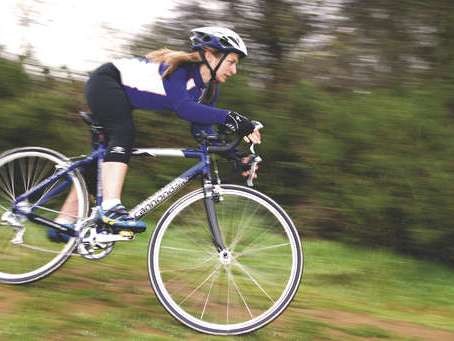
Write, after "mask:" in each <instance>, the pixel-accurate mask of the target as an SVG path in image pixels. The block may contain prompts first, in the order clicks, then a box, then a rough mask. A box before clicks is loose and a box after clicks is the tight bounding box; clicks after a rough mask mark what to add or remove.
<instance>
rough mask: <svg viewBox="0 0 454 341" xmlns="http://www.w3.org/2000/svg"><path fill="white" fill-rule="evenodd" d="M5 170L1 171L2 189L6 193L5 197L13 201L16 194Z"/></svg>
mask: <svg viewBox="0 0 454 341" xmlns="http://www.w3.org/2000/svg"><path fill="white" fill-rule="evenodd" d="M4 173H6V170H5V172H2V171H0V180H1V181H0V182H1V187H0V189H1V191H2V192H3V193H4V194H6V197H5V196H3V197H4V198H5V199H7V200H9V201H12V200H14V194H13V191H12V188H11V180H10V179H8V174H4Z"/></svg>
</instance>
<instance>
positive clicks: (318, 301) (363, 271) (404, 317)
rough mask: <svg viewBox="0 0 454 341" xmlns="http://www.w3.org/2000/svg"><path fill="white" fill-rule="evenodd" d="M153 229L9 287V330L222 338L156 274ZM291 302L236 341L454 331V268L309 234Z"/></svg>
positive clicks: (5, 303)
mask: <svg viewBox="0 0 454 341" xmlns="http://www.w3.org/2000/svg"><path fill="white" fill-rule="evenodd" d="M148 233H149V232H147V233H145V234H144V235H141V236H139V237H138V238H137V240H136V241H135V242H132V243H124V244H117V245H116V247H115V249H114V252H113V253H112V254H111V255H110V256H109V257H107V258H106V259H104V260H102V261H98V262H90V261H86V260H83V259H81V258H79V257H72V259H70V261H69V262H68V263H67V264H66V265H65V266H64V267H63V268H62V269H60V270H59V271H57V272H56V273H54V274H53V275H51V276H50V277H48V278H46V279H44V280H42V281H39V282H37V283H34V284H29V285H24V286H17V287H12V286H4V285H2V286H1V287H0V325H1V326H2V327H1V328H0V339H5V340H6V339H7V340H31V339H33V340H35V339H48V340H63V339H64V340H76V339H81V338H86V337H89V338H96V339H106V340H120V339H132V340H181V339H191V340H213V339H215V337H212V336H205V335H203V334H199V333H197V332H194V331H192V330H190V329H188V328H186V327H184V326H183V325H181V324H180V323H178V322H176V321H175V320H174V319H173V318H172V317H171V316H170V315H168V314H167V313H166V311H165V310H164V309H163V308H162V307H161V306H160V305H159V303H158V302H157V299H156V298H155V296H154V294H153V292H152V289H151V287H150V286H149V283H148V279H147V268H146V252H147V239H148ZM304 246H305V257H306V258H305V273H304V276H303V282H302V286H301V288H300V290H299V292H298V294H297V297H296V298H295V300H294V301H293V302H292V304H291V305H290V307H289V308H288V309H287V310H286V311H285V312H284V313H283V315H281V317H279V318H278V319H277V320H276V321H275V322H273V323H271V324H270V325H268V326H267V327H265V328H263V329H261V330H259V331H257V332H255V333H252V334H250V335H246V336H242V337H226V338H225V339H226V340H230V339H231V340H234V339H240V340H243V339H244V340H270V339H276V338H280V339H283V340H322V339H323V340H324V339H331V340H338V339H351V340H356V339H358V340H361V339H370V338H376V339H392V340H408V339H415V340H417V339H418V338H419V337H420V338H421V339H434V340H435V339H437V338H438V339H443V337H446V336H450V337H454V322H453V319H452V316H453V315H454V287H453V286H452V283H453V281H454V271H452V270H450V269H449V268H446V267H443V266H440V265H436V264H434V263H431V262H425V261H417V260H413V259H411V258H406V257H402V256H396V255H393V254H392V253H389V252H387V251H381V250H369V249H366V248H365V249H353V248H352V247H350V246H347V245H344V244H340V243H337V242H328V241H320V240H307V241H305V244H304Z"/></svg>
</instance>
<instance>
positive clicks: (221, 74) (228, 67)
mask: <svg viewBox="0 0 454 341" xmlns="http://www.w3.org/2000/svg"><path fill="white" fill-rule="evenodd" d="M206 58H207V61H208V63H210V66H211V67H212V68H213V69H214V68H215V67H216V66H217V65H218V63H219V61H220V59H221V58H222V55H220V56H216V55H215V54H213V53H212V52H210V51H207V53H206ZM238 62H239V57H238V54H236V53H235V52H231V53H229V54H228V55H227V57H226V58H225V59H224V61H223V62H222V64H221V66H220V67H219V69H218V70H217V72H216V81H218V82H219V83H224V82H225V81H226V80H227V79H229V78H230V77H231V76H233V75H235V74H236V72H237V65H238Z"/></svg>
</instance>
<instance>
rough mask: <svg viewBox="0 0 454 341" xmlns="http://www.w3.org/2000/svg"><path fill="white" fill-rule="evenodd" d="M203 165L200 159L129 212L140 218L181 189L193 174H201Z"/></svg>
mask: <svg viewBox="0 0 454 341" xmlns="http://www.w3.org/2000/svg"><path fill="white" fill-rule="evenodd" d="M205 167H206V163H205V162H204V161H200V162H199V163H197V164H196V165H195V166H193V167H191V168H189V169H188V170H187V171H186V172H184V173H183V174H181V175H180V176H179V177H178V178H176V179H175V180H173V181H172V182H169V183H168V184H167V185H166V186H165V187H163V188H161V189H160V190H159V191H157V192H156V193H154V194H153V195H152V196H150V197H148V198H147V199H145V200H144V201H143V202H141V203H140V204H138V205H137V206H136V207H134V208H133V209H132V210H131V211H130V212H129V214H130V215H131V216H133V217H134V218H135V219H140V218H141V217H143V216H144V215H145V214H147V213H149V212H150V211H152V210H153V209H154V208H156V207H157V206H159V205H160V204H161V203H163V202H164V201H165V200H167V199H168V198H170V197H171V196H172V195H173V194H175V193H176V192H178V191H179V190H180V189H182V188H183V187H184V186H185V185H186V184H187V183H188V182H189V181H190V180H191V179H193V178H194V177H195V176H197V175H199V174H201V173H202V172H203V169H204V168H205Z"/></svg>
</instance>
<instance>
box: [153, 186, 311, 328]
mask: <svg viewBox="0 0 454 341" xmlns="http://www.w3.org/2000/svg"><path fill="white" fill-rule="evenodd" d="M221 191H222V197H223V200H222V201H220V202H218V203H217V204H216V213H217V217H218V221H219V225H220V228H221V233H222V236H223V238H224V241H225V244H226V247H227V253H228V254H227V255H225V254H220V253H219V252H218V251H217V250H216V249H215V248H214V245H213V243H212V241H211V235H210V233H209V231H208V223H207V218H206V213H205V209H204V203H203V200H204V199H203V193H202V191H201V190H199V191H195V192H192V193H190V194H188V195H187V196H185V197H184V198H182V199H180V200H179V201H178V202H177V203H176V204H174V205H173V206H172V207H171V208H170V209H169V210H168V211H167V212H166V214H165V215H164V216H163V218H162V219H161V221H160V222H159V224H158V228H157V229H156V231H155V232H154V234H153V237H152V240H151V241H150V247H149V275H150V280H151V283H152V286H153V288H154V290H155V292H156V295H157V296H158V298H159V300H160V302H161V303H162V304H163V305H164V307H165V308H166V309H167V311H168V312H169V313H170V314H172V315H173V316H174V317H175V318H177V319H178V320H179V321H180V322H182V323H184V324H186V325H187V326H189V327H191V328H193V329H195V330H198V331H201V332H205V333H209V334H218V335H231V334H244V333H248V332H251V331H253V330H256V329H258V328H260V327H262V326H264V325H265V324H267V323H269V322H271V321H272V320H274V319H275V318H276V317H277V316H279V314H281V313H282V312H283V311H284V309H285V308H286V307H287V306H288V304H289V303H290V302H291V300H292V298H293V297H294V295H295V294H296V292H297V289H298V285H299V282H300V279H301V275H302V268H303V257H302V248H301V242H300V240H299V237H298V234H297V231H296V229H295V227H294V225H293V223H292V222H291V220H290V218H289V217H288V216H287V214H285V212H284V211H283V210H282V208H280V207H279V206H278V205H277V204H276V203H275V202H274V201H272V200H271V199H270V198H268V197H266V196H265V195H263V194H261V193H259V192H257V191H254V190H251V189H247V188H244V187H241V186H234V185H223V186H222V190H221Z"/></svg>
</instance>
